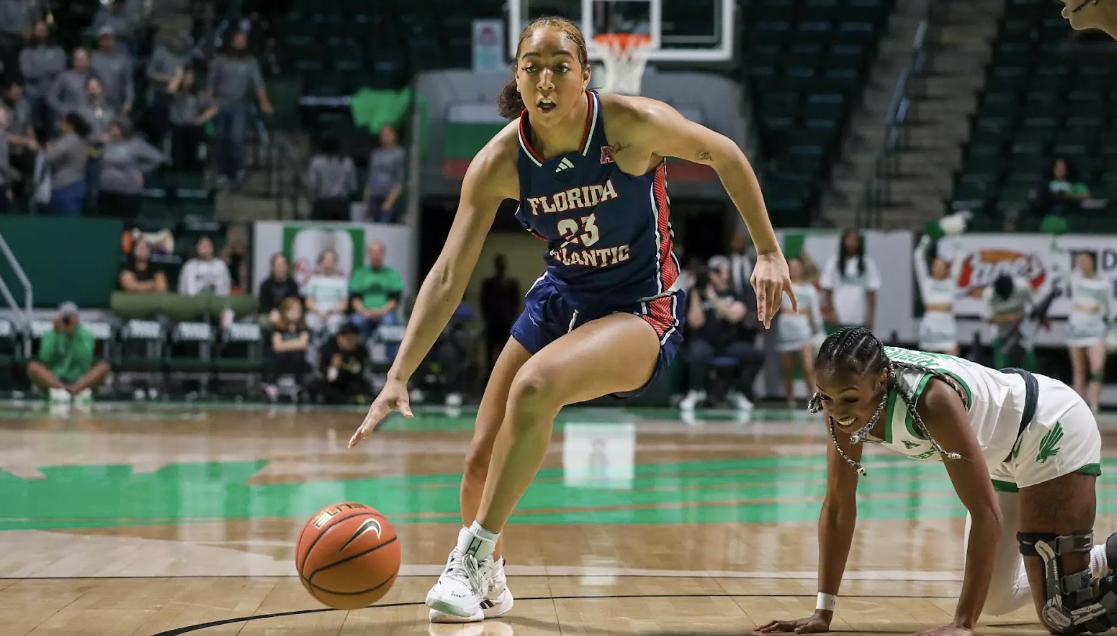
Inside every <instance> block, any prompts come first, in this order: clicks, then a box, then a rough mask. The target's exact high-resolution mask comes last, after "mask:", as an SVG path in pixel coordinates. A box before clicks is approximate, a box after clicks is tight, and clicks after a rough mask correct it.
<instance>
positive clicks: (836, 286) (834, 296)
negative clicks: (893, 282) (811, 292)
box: [819, 229, 880, 331]
mask: <svg viewBox="0 0 1117 636" xmlns="http://www.w3.org/2000/svg"><path fill="white" fill-rule="evenodd" d="M819 283H820V286H821V287H822V315H823V318H824V319H825V320H826V321H827V322H828V323H830V324H829V326H830V328H831V330H834V331H836V330H837V329H840V328H841V327H847V326H864V327H866V328H868V329H872V328H873V319H874V317H875V316H876V308H877V290H879V289H880V271H879V270H878V269H877V264H876V262H875V261H874V260H873V259H872V257H870V256H866V255H865V243H864V241H862V239H861V235H860V234H859V233H858V232H857V230H853V229H847V230H842V237H841V239H840V242H839V243H838V255H837V256H832V257H830V259H829V260H828V261H827V262H826V266H825V267H824V268H823V269H822V277H821V279H820V280H819Z"/></svg>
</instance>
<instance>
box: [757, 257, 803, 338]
mask: <svg viewBox="0 0 1117 636" xmlns="http://www.w3.org/2000/svg"><path fill="white" fill-rule="evenodd" d="M749 282H751V283H752V288H753V289H754V290H756V317H757V318H759V319H760V322H761V324H763V325H764V328H765V329H771V328H772V317H773V316H775V315H776V312H778V311H779V310H780V305H781V304H782V303H783V295H784V293H785V292H786V293H787V295H788V296H790V297H791V310H792V311H794V312H795V313H799V299H798V298H796V297H795V290H794V289H793V287H792V284H791V274H790V273H788V270H787V259H785V258H784V257H783V252H769V253H767V254H758V255H757V256H756V267H753V268H752V279H751V280H750V281H749Z"/></svg>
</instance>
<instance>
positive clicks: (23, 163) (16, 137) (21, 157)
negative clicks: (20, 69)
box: [0, 82, 39, 198]
mask: <svg viewBox="0 0 1117 636" xmlns="http://www.w3.org/2000/svg"><path fill="white" fill-rule="evenodd" d="M0 110H5V111H7V113H8V152H9V155H10V160H11V164H12V167H13V168H15V169H16V170H17V171H19V173H20V175H21V179H20V185H21V186H22V185H24V184H26V183H28V182H30V181H31V176H32V174H33V173H34V170H35V153H37V152H38V151H39V142H38V140H37V139H36V138H35V128H34V126H33V124H32V117H31V105H30V104H29V103H28V102H27V100H26V99H25V98H24V97H23V87H22V86H20V84H19V83H17V82H12V83H11V84H8V88H7V90H5V91H4V96H3V98H2V99H0ZM17 191H18V192H20V193H21V194H24V195H26V194H27V193H26V192H25V188H24V187H18V188H17ZM24 198H25V197H24Z"/></svg>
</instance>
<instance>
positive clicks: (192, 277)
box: [178, 236, 232, 296]
mask: <svg viewBox="0 0 1117 636" xmlns="http://www.w3.org/2000/svg"><path fill="white" fill-rule="evenodd" d="M194 249H195V251H196V252H197V256H196V257H194V258H192V259H190V260H188V261H186V264H185V265H183V266H182V271H181V272H180V273H179V275H178V293H180V294H183V295H184V296H197V295H199V294H213V295H215V296H228V295H229V290H230V288H231V287H232V280H231V278H230V276H229V268H228V267H227V266H226V265H225V261H223V260H221V259H219V258H214V256H213V240H211V239H210V238H209V237H208V236H202V237H200V238H199V239H198V243H197V244H196V245H195V247H194Z"/></svg>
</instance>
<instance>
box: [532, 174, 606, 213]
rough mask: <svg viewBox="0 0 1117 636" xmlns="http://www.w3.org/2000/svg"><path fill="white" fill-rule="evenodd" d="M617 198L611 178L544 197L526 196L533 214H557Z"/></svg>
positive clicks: (590, 206)
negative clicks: (600, 183)
mask: <svg viewBox="0 0 1117 636" xmlns="http://www.w3.org/2000/svg"><path fill="white" fill-rule="evenodd" d="M615 198H617V189H616V188H615V187H613V180H612V179H609V180H608V181H606V182H605V185H588V186H581V187H578V188H570V189H569V190H563V191H561V192H556V193H554V194H552V195H549V196H545V197H528V199H527V202H528V205H530V206H531V213H532V215H534V216H539V213H540V212H542V213H543V214H557V213H559V212H566V211H567V210H582V209H585V208H592V207H594V206H596V205H598V204H599V203H602V202H604V201H609V200H612V199H615Z"/></svg>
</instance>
